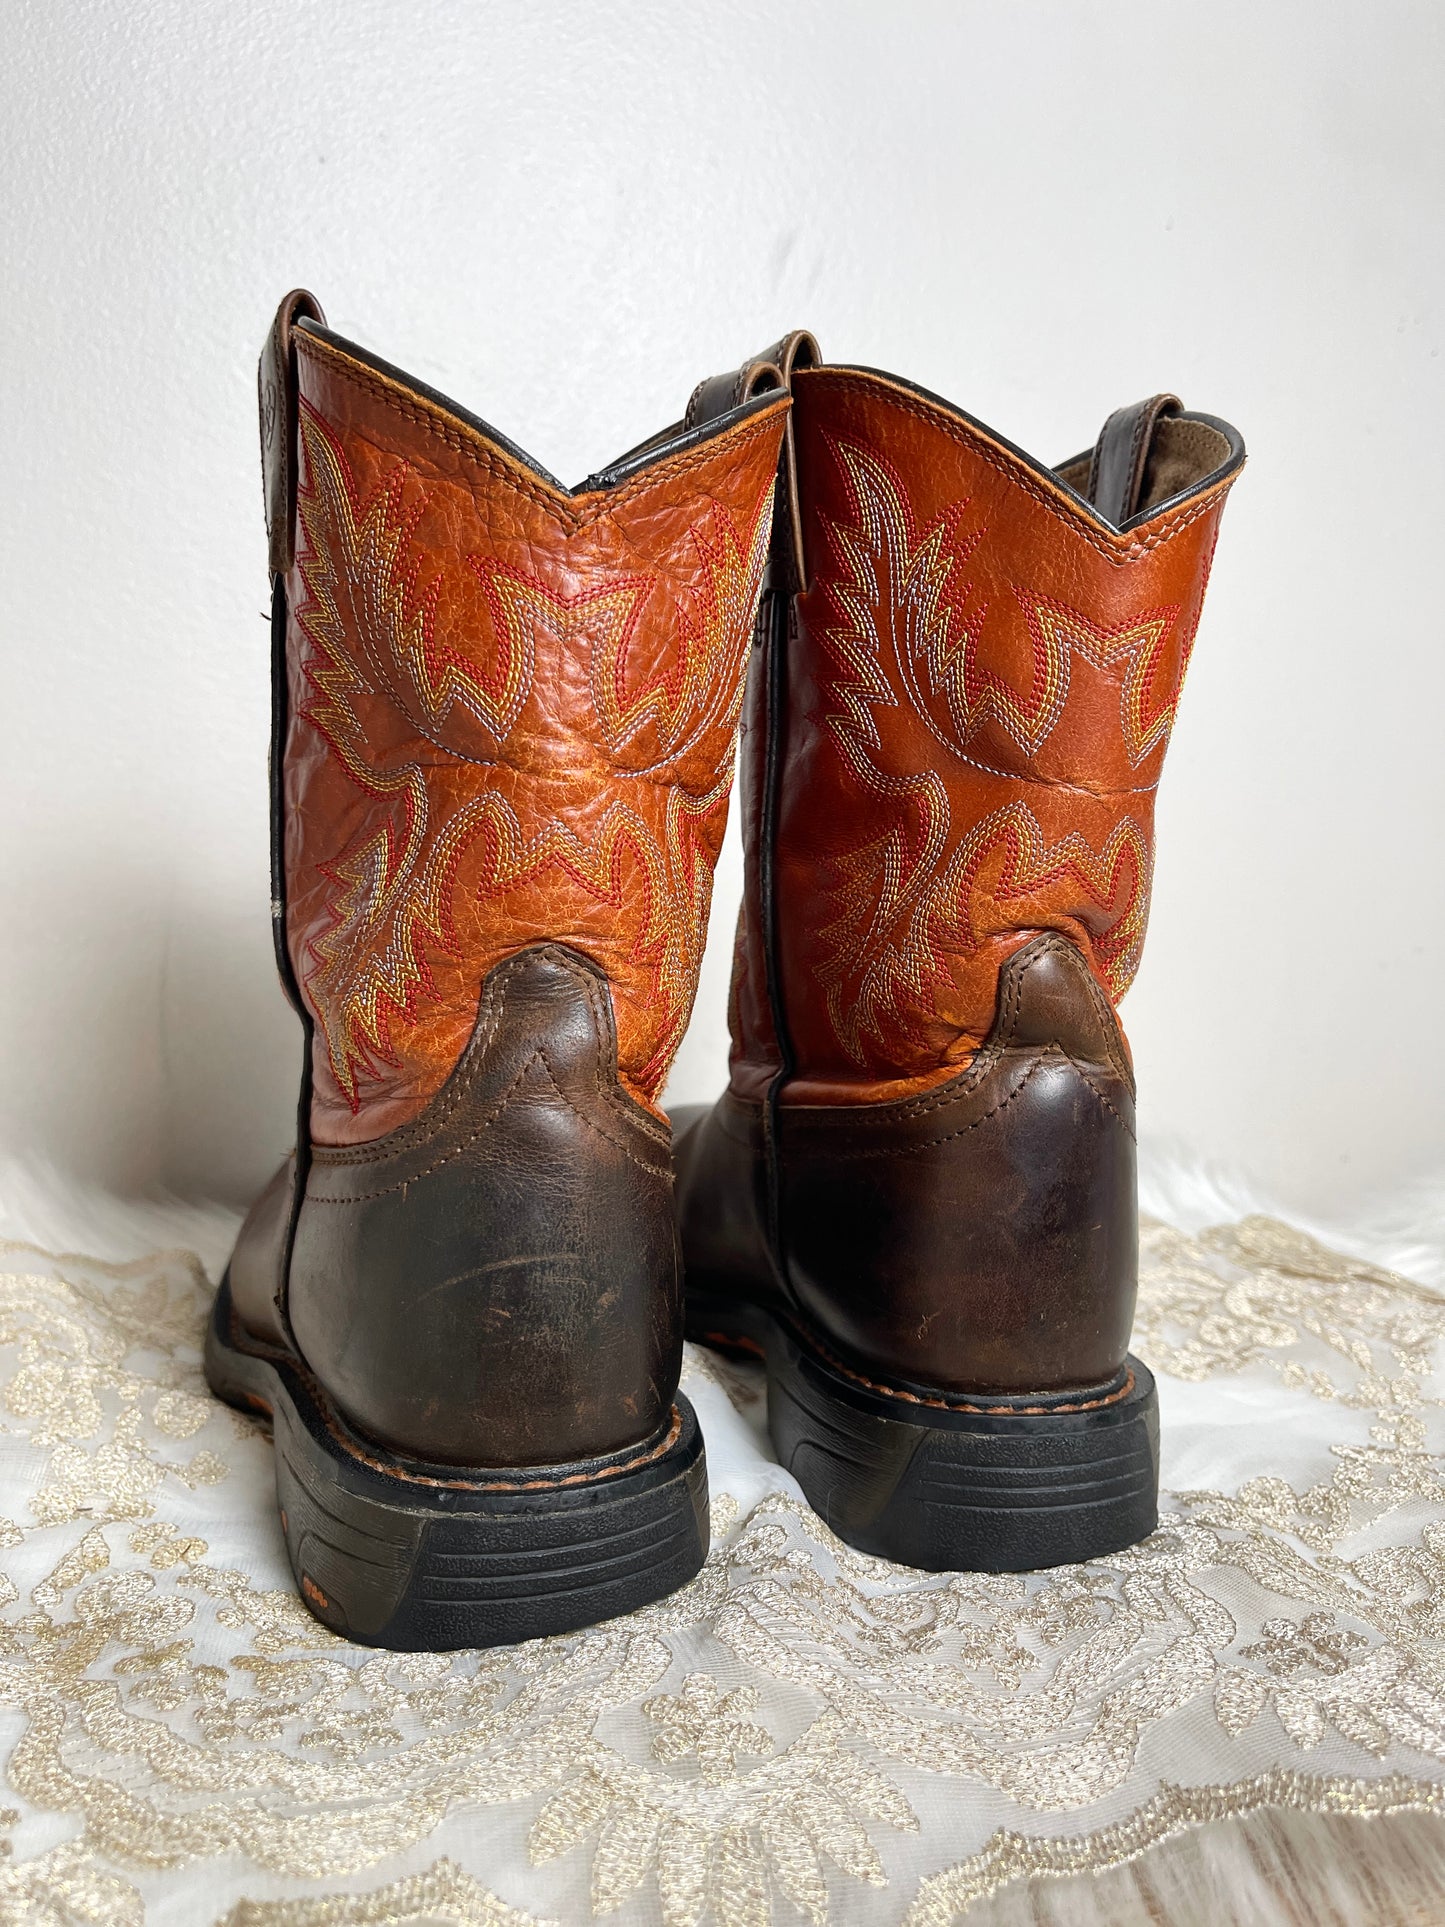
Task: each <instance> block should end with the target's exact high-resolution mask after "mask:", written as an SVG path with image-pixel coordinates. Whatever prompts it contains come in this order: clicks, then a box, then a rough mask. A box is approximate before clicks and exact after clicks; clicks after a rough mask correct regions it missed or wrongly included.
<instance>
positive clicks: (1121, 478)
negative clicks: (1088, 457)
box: [1088, 395, 1183, 529]
mask: <svg viewBox="0 0 1445 1927" xmlns="http://www.w3.org/2000/svg"><path fill="white" fill-rule="evenodd" d="M1182 407H1183V403H1182V402H1181V401H1180V399H1179V397H1178V396H1177V395H1151V396H1150V397H1149V399H1148V400H1147V401H1136V402H1134V403H1132V404H1131V405H1130V406H1129V407H1128V408H1116V409H1115V410H1114V412H1113V414H1112V415H1111V416H1110V417H1109V419H1108V421H1106V422H1105V423H1104V426H1103V427H1102V428H1101V429H1100V431H1099V439H1098V441H1097V442H1095V444H1094V459H1093V461H1092V462H1091V463H1090V465H1089V487H1088V496H1089V500H1090V501H1091V502H1092V503H1093V505H1094V507H1095V508H1096V509H1097V510H1098V511H1099V513H1100V515H1102V516H1103V517H1104V519H1105V520H1106V521H1108V522H1112V523H1113V525H1114V527H1115V528H1116V529H1118V528H1122V527H1123V526H1124V524H1125V523H1126V522H1127V521H1128V520H1129V517H1130V516H1131V515H1134V514H1136V513H1137V512H1138V508H1139V500H1140V496H1141V495H1142V493H1143V487H1144V469H1145V464H1146V463H1147V462H1148V459H1149V447H1150V444H1151V442H1152V441H1153V439H1154V430H1155V428H1156V426H1157V425H1158V422H1159V420H1160V417H1161V416H1164V415H1177V414H1178V413H1179V411H1180V409H1181V408H1182Z"/></svg>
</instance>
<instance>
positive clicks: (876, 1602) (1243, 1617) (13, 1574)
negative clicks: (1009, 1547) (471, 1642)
mask: <svg viewBox="0 0 1445 1927" xmlns="http://www.w3.org/2000/svg"><path fill="white" fill-rule="evenodd" d="M0 1271H3V1276H0V1553H3V1561H0V1572H3V1577H0V1760H3V1764H4V1771H5V1775H6V1778H7V1781H8V1789H9V1790H8V1792H6V1793H4V1794H3V1796H0V1799H3V1804H4V1811H3V1813H0V1923H6V1924H7V1927H8V1923H10V1922H12V1921H13V1922H15V1923H21V1922H24V1923H30V1922H38V1923H42V1927H50V1923H55V1924H56V1927H61V1924H64V1927H70V1924H71V1923H91V1922H96V1923H100V1922H107V1923H108V1922H119V1923H126V1924H129V1923H136V1924H138V1923H141V1922H145V1923H155V1922H166V1923H169V1922H177V1923H180V1922H187V1923H189V1922H201V1921H220V1920H228V1919H229V1920H234V1921H237V1922H249V1923H253V1924H254V1927H260V1924H261V1923H289V1924H293V1927H302V1924H303V1923H307V1924H313V1927H320V1923H336V1922H340V1923H351V1922H355V1923H362V1922H411V1923H421V1922H438V1923H440V1922H456V1923H467V1924H468V1927H471V1924H472V1923H485V1927H493V1923H496V1924H497V1927H500V1924H501V1923H509V1924H515V1927H521V1924H522V1923H531V1922H537V1921H556V1922H562V1923H575V1922H585V1921H588V1920H590V1919H592V1918H593V1917H594V1916H596V1917H598V1918H601V1919H604V1920H611V1921H616V1922H618V1923H619V1924H620V1927H630V1924H632V1923H650V1924H655V1927H703V1923H707V1924H708V1927H775V1923H776V1924H777V1927H784V1924H785V1923H800V1922H812V1923H817V1924H818V1927H822V1923H827V1922H846V1923H859V1924H860V1927H868V1924H869V1923H874V1922H877V1923H906V1924H907V1927H946V1923H950V1922H953V1921H957V1920H963V1919H967V1920H968V1921H969V1922H970V1923H974V1922H985V1921H992V1922H997V1923H1000V1927H1002V1923H1005V1922H1013V1921H1019V1922H1023V1921H1025V1920H1027V1921H1030V1922H1039V1921H1046V1922H1050V1923H1053V1922H1055V1921H1057V1922H1060V1923H1063V1922H1068V1921H1080V1922H1084V1921H1087V1922H1093V1921H1094V1920H1096V1919H1097V1920H1098V1921H1100V1922H1103V1921H1105V1920H1107V1921H1111V1922H1115V1923H1118V1922H1126V1921H1134V1920H1136V1919H1137V1920H1140V1921H1143V1920H1149V1921H1151V1922H1156V1923H1157V1922H1160V1921H1163V1922H1167V1923H1171V1927H1193V1923H1194V1922H1196V1921H1199V1922H1204V1921H1216V1920H1224V1919H1230V1918H1246V1917H1247V1918H1249V1919H1250V1920H1251V1921H1253V1920H1259V1921H1260V1922H1271V1921H1273V1920H1275V1919H1278V1920H1280V1921H1284V1920H1287V1919H1289V1920H1293V1919H1303V1918H1309V1919H1317V1918H1326V1917H1330V1918H1333V1917H1334V1915H1333V1914H1329V1915H1327V1914H1326V1913H1325V1911H1324V1909H1325V1908H1326V1907H1329V1908H1335V1909H1338V1908H1345V1909H1346V1911H1345V1912H1343V1913H1341V1914H1340V1918H1349V1919H1354V1920H1359V1921H1362V1922H1363V1921H1370V1920H1375V1919H1378V1920H1380V1921H1386V1920H1396V1919H1401V1920H1403V1919H1407V1918H1408V1919H1416V1918H1418V1919H1421V1920H1427V1919H1429V1918H1432V1916H1431V1915H1430V1913H1429V1912H1428V1911H1424V1912H1414V1911H1409V1909H1411V1908H1414V1907H1415V1905H1416V1899H1415V1896H1416V1895H1417V1894H1418V1893H1426V1894H1428V1893H1429V1892H1430V1891H1432V1889H1433V1891H1435V1892H1437V1893H1438V1892H1440V1891H1442V1885H1445V1462H1442V1458H1441V1452H1442V1447H1445V1421H1442V1408H1441V1398H1442V1392H1445V1370H1442V1365H1445V1359H1442V1340H1445V1299H1442V1298H1441V1297H1440V1296H1438V1295H1437V1294H1435V1293H1434V1292H1432V1291H1430V1290H1428V1289H1426V1288H1425V1287H1423V1286H1421V1285H1417V1284H1413V1283H1410V1282H1408V1281H1407V1280H1405V1279H1404V1278H1402V1277H1400V1276H1397V1275H1396V1274H1394V1273H1392V1272H1389V1271H1385V1270H1382V1269H1378V1268H1376V1267H1374V1266H1371V1265H1369V1264H1366V1263H1363V1262H1360V1261H1357V1260H1355V1259H1351V1258H1346V1257H1342V1256H1340V1255H1338V1254H1337V1253H1335V1252H1332V1251H1330V1250H1328V1249H1326V1248H1325V1247H1324V1246H1322V1245H1321V1244H1319V1243H1317V1242H1315V1241H1314V1240H1312V1239H1311V1238H1309V1237H1307V1236H1305V1235H1304V1234H1303V1233H1301V1232H1298V1231H1295V1230H1292V1229H1290V1228H1289V1227H1288V1226H1286V1225H1284V1224H1282V1223H1279V1222H1277V1221H1275V1220H1272V1219H1266V1218H1261V1217H1255V1218H1247V1219H1245V1220H1243V1221H1241V1222H1240V1223H1238V1224H1234V1225H1229V1226H1226V1227H1222V1228H1219V1229H1215V1230H1212V1231H1207V1232H1204V1233H1202V1234H1200V1235H1198V1236H1186V1235H1185V1234H1183V1233H1181V1232H1178V1231H1173V1230H1170V1229H1168V1228H1166V1227H1164V1226H1162V1225H1157V1224H1146V1226H1145V1230H1144V1238H1143V1275H1142V1282H1141V1295H1140V1311H1139V1320H1138V1325H1137V1328H1136V1334H1135V1349H1136V1351H1138V1352H1139V1354H1140V1355H1141V1356H1142V1357H1143V1358H1145V1359H1146V1360H1147V1361H1148V1362H1149V1363H1150V1364H1151V1365H1152V1366H1153V1368H1154V1370H1155V1372H1156V1373H1157V1374H1158V1377H1159V1386H1160V1397H1161V1407H1162V1421H1163V1428H1164V1486H1165V1491H1164V1495H1163V1499H1162V1509H1163V1513H1164V1517H1163V1519H1162V1521H1161V1525H1160V1529H1159V1531H1158V1532H1157V1533H1156V1534H1155V1535H1154V1536H1153V1537H1152V1538H1151V1539H1150V1540H1148V1541H1147V1542H1146V1543H1145V1544H1143V1545H1141V1546H1138V1547H1135V1548H1134V1549H1133V1550H1131V1551H1130V1552H1127V1553H1123V1554H1120V1555H1118V1556H1117V1557H1114V1558H1111V1559H1106V1560H1099V1561H1095V1562H1093V1563H1091V1564H1089V1565H1086V1566H1076V1567H1067V1568H1063V1569H1060V1570H1058V1571H1054V1572H1047V1573H1040V1574H1034V1575H1028V1576H1024V1577H998V1576H978V1575H966V1574H965V1575H938V1574H921V1573H916V1572H912V1571H908V1570H906V1569H904V1568H901V1567H896V1566H890V1565H887V1564H885V1563H884V1562H882V1561H879V1560H874V1559H870V1558H867V1557H864V1556H862V1555H859V1554H857V1553H854V1552H852V1551H850V1550H849V1549H848V1548H847V1547H845V1546H843V1545H842V1544H840V1542H839V1541H838V1540H836V1539H835V1538H834V1537H833V1536H832V1535H831V1534H830V1533H829V1532H828V1530H827V1529H826V1528H825V1527H824V1525H823V1524H822V1522H821V1521H820V1520H819V1519H818V1518H817V1517H816V1516H815V1515H814V1514H813V1513H812V1512H811V1511H810V1510H809V1509H808V1507H807V1506H806V1505H805V1504H804V1503H803V1502H802V1499H801V1497H800V1495H799V1493H798V1490H797V1488H796V1486H795V1485H794V1484H793V1482H792V1480H791V1479H790V1478H789V1477H788V1476H787V1475H786V1474H785V1473H783V1472H782V1471H781V1470H780V1469H779V1468H778V1467H777V1466H776V1465H775V1464H774V1463H773V1461H772V1459H771V1457H770V1455H769V1448H768V1443H767V1436H766V1431H765V1428H764V1423H763V1392H762V1382H761V1374H760V1373H759V1372H755V1371H753V1370H751V1369H743V1368H738V1367H734V1366H732V1365H729V1364H724V1363H722V1362H721V1361H719V1360H718V1359H716V1358H714V1357H712V1356H710V1355H709V1354H706V1353H701V1352H696V1353H690V1354H689V1360H688V1366H687V1371H686V1375H685V1378H684V1386H685V1388H686V1390H687V1391H688V1393H689V1395H690V1396H691V1397H692V1399H693V1401H694V1403H695V1404H696V1406H697V1409H698V1412H699V1415H700V1417H701V1419H702V1423H703V1427H704V1430H705V1433H706V1437H707V1442H708V1461H709V1468H710V1474H711V1481H712V1490H713V1549H712V1554H711V1557H710V1559H709V1561H708V1563H707V1565H706V1567H705V1568H704V1570H703V1572H702V1573H701V1574H700V1575H699V1577H698V1578H697V1579H696V1580H695V1581H694V1582H693V1584H692V1585H690V1586H688V1587H687V1588H686V1589H685V1590H684V1591H682V1592H680V1593H678V1594H676V1595H674V1596H673V1597H672V1598H671V1599H668V1600H666V1601H664V1602H662V1603H661V1604H659V1605H656V1606H652V1607H649V1608H647V1609H646V1610H644V1611H642V1612H640V1613H637V1614H635V1615H633V1616H632V1617H630V1618H627V1619H623V1620H617V1621H613V1622H610V1623H608V1624H606V1625H603V1626H600V1627H597V1628H596V1629H594V1630H592V1631H590V1632H586V1633H583V1634H579V1635H575V1636H572V1637H569V1638H564V1639H555V1640H542V1641H536V1642H533V1643H531V1644H528V1645H525V1646H521V1647H515V1648H510V1649H503V1650H498V1651H492V1652H482V1653H477V1652H466V1653H457V1654H422V1655H416V1656H406V1655H398V1654H390V1653H382V1652H376V1651H372V1650H369V1649H367V1648H363V1647H357V1646H351V1645H348V1644H346V1643H345V1642H343V1641H340V1640H338V1639H335V1638H333V1637H332V1636H331V1635H330V1634H329V1633H327V1632H326V1631H324V1630H323V1629H322V1627H320V1626H319V1625H318V1624H317V1623H316V1622H315V1621H314V1620H313V1619H312V1618H311V1617H310V1615H309V1614H308V1613H307V1612H306V1610H305V1609H304V1607H303V1606H302V1605H301V1604H300V1602H299V1601H298V1600H297V1598H296V1596H295V1594H294V1592H293V1590H292V1585H291V1577H290V1573H289V1570H288V1568H287V1564H286V1558H285V1553H284V1549H283V1546H282V1542H281V1536H280V1531H279V1526H278V1523H277V1520H276V1516H275V1502H274V1492H273V1484H272V1477H273V1474H272V1455H271V1446H270V1443H269V1441H268V1439H267V1437H266V1435H265V1433H264V1431H263V1430H262V1429H261V1428H260V1427H259V1426H258V1425H257V1424H256V1423H255V1422H254V1421H252V1420H250V1419H247V1418H244V1417H241V1416H238V1415H236V1414H233V1413H231V1412H230V1411H228V1410H227V1409H226V1408H224V1407H222V1406H219V1405H217V1404H216V1403H215V1402H214V1401H213V1400H211V1399H210V1397H209V1396H208V1394H207V1392H206V1389H205V1385H204V1381H203V1379H202V1376H201V1370H200V1345H201V1334H202V1329H203V1324H204V1320H205V1317H206V1314H207V1311H208V1308H209V1303H210V1298H211V1290H212V1287H211V1284H210V1282H209V1281H208V1279H207V1276H206V1273H205V1271H204V1269H203V1268H202V1265H201V1263H200V1261H199V1259H198V1258H197V1257H196V1256H195V1255H194V1254H193V1253H190V1252H188V1251H184V1250H179V1249H173V1250H168V1251H160V1252H157V1253H155V1254H154V1255H152V1256H149V1257H145V1258H142V1259H139V1260H135V1261H132V1262H128V1263H106V1262H103V1261H102V1260H100V1259H97V1258H82V1257H76V1256H63V1255H55V1254H52V1253H50V1252H47V1251H43V1250H40V1249H39V1248H37V1247H35V1246H31V1245H20V1244H13V1243H12V1244H9V1245H5V1246H0ZM1367 1874H1368V1876H1369V1877H1368V1878H1366V1877H1365V1876H1366V1875H1367ZM1352 1882H1353V1883H1354V1884H1353V1886H1351V1883H1352ZM1110 1883H1112V1884H1110ZM1231 1883H1233V1885H1231ZM1392 1883H1393V1884H1392ZM1246 1890H1248V1891H1246ZM1350 1893H1354V1894H1355V1896H1356V1900H1357V1901H1358V1910H1357V1911H1353V1912H1351V1911H1349V1908H1350V1907H1352V1906H1354V1905H1355V1902H1353V1901H1351V1900H1350V1898H1349V1895H1350ZM1210 1895H1212V1896H1213V1898H1212V1899H1210V1898H1209V1896H1210ZM1310 1895H1314V1896H1315V1898H1314V1899H1310V1897H1309V1896H1310ZM1201 1896H1203V1897H1201ZM1341 1896H1343V1898H1342V1897H1341ZM1246 1900H1247V1901H1248V1907H1247V1908H1246V1905H1245V1903H1246ZM1421 1904H1424V1903H1421ZM1372 1907H1373V1908H1375V1910H1376V1911H1374V1912H1371V1911H1370V1908H1372ZM1099 1908H1104V1909H1105V1911H1102V1912H1100V1911H1098V1909H1099ZM1272 1908H1273V1909H1274V1911H1271V1909H1272ZM1290 1908H1293V1909H1294V1911H1293V1912H1290V1911H1289V1909H1290ZM1309 1908H1313V1909H1314V1911H1301V1909H1309ZM1382 1909H1383V1911H1381V1910H1382ZM1251 1910H1252V1911H1251ZM1392 1910H1393V1911H1392ZM1441 1917H1445V1902H1442V1903H1441Z"/></svg>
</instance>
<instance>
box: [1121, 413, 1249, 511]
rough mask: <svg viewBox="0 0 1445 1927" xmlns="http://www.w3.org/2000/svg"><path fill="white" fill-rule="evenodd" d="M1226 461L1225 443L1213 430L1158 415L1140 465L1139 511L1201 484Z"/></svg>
mask: <svg viewBox="0 0 1445 1927" xmlns="http://www.w3.org/2000/svg"><path fill="white" fill-rule="evenodd" d="M1228 459H1229V443H1228V441H1227V440H1226V438H1225V437H1224V436H1223V435H1221V434H1220V432H1219V430H1218V429H1217V428H1210V427H1209V426H1208V425H1207V423H1205V422H1190V421H1184V420H1182V419H1180V417H1178V416H1175V415H1164V416H1161V417H1160V419H1159V421H1158V422H1157V423H1156V425H1155V428H1154V438H1153V440H1152V441H1151V442H1150V444H1149V454H1148V457H1147V458H1146V460H1145V463H1144V486H1143V488H1142V489H1141V490H1140V493H1139V509H1140V510H1141V511H1142V510H1147V509H1152V508H1157V507H1158V505H1159V504H1160V503H1161V502H1167V501H1169V499H1170V498H1171V497H1172V496H1175V495H1180V494H1182V493H1183V491H1184V490H1185V489H1187V488H1193V487H1194V485H1195V484H1196V483H1197V482H1202V481H1203V480H1204V478H1205V476H1206V475H1212V474H1213V473H1214V471H1215V469H1217V468H1222V467H1223V466H1224V464H1225V462H1227V461H1228Z"/></svg>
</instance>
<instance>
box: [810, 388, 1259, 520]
mask: <svg viewBox="0 0 1445 1927" xmlns="http://www.w3.org/2000/svg"><path fill="white" fill-rule="evenodd" d="M830 379H842V380H848V381H864V382H869V383H876V384H877V385H878V386H879V388H880V389H882V390H885V391H886V390H889V389H891V390H894V391H897V392H898V393H900V394H901V395H904V396H908V397H912V398H914V399H916V400H917V401H922V402H926V403H927V404H928V405H929V407H930V408H931V409H933V410H935V411H937V413H938V414H939V415H941V416H943V417H944V418H946V420H948V421H952V422H956V423H958V424H959V425H960V426H961V427H963V428H964V429H966V430H967V431H969V432H970V433H971V434H972V435H976V436H980V437H982V438H983V439H984V440H985V441H987V442H990V443H992V444H993V446H994V447H995V448H996V449H997V450H998V451H999V452H1000V453H1001V454H1002V456H1003V457H1004V458H1005V459H1006V460H1007V461H1008V462H1010V463H1014V464H1017V465H1018V466H1019V467H1020V468H1021V469H1023V470H1024V471H1026V472H1027V473H1028V474H1030V475H1032V476H1033V477H1034V478H1035V479H1037V480H1040V481H1043V482H1044V483H1046V484H1047V485H1048V486H1049V487H1050V488H1051V489H1055V490H1057V489H1058V488H1059V486H1060V484H1062V485H1063V490H1064V492H1065V493H1066V495H1067V496H1068V497H1071V498H1072V499H1073V501H1074V504H1075V505H1076V506H1080V507H1082V508H1083V509H1085V510H1086V511H1087V512H1088V514H1089V516H1090V519H1091V520H1093V521H1095V522H1097V523H1099V524H1101V525H1102V526H1103V527H1104V528H1106V529H1109V530H1111V531H1112V532H1113V533H1115V534H1127V533H1128V532H1129V531H1130V530H1131V529H1136V528H1138V527H1140V526H1141V525H1142V524H1143V523H1145V522H1150V521H1153V520H1154V518H1155V517H1156V516H1160V515H1164V514H1166V513H1168V512H1169V511H1171V510H1173V509H1176V508H1178V507H1180V505H1181V504H1183V503H1184V502H1187V501H1189V500H1190V499H1191V498H1192V497H1196V496H1199V495H1203V494H1205V493H1206V492H1207V491H1209V490H1211V489H1213V488H1215V487H1217V486H1218V485H1219V484H1220V483H1222V482H1225V481H1229V480H1232V479H1233V477H1234V476H1235V474H1236V473H1237V472H1238V471H1239V469H1240V468H1241V467H1243V465H1244V458H1245V450H1244V438H1243V437H1242V436H1241V434H1240V433H1239V430H1238V429H1237V428H1234V427H1233V426H1231V424H1230V423H1229V422H1226V421H1221V420H1220V419H1219V418H1218V417H1217V416H1215V415H1204V414H1199V413H1196V412H1195V411H1193V410H1189V409H1186V408H1185V407H1184V406H1183V404H1182V403H1181V402H1180V400H1179V398H1178V396H1177V395H1168V394H1163V395H1151V396H1150V397H1149V398H1148V399H1147V400H1145V401H1141V402H1135V403H1132V404H1131V405H1130V406H1128V407H1125V408H1118V409H1115V411H1114V412H1113V414H1112V415H1110V416H1109V418H1108V420H1107V421H1106V422H1105V423H1104V426H1103V428H1102V429H1101V430H1100V431H1099V437H1098V440H1097V441H1096V442H1095V443H1094V445H1093V447H1092V448H1086V449H1084V450H1083V452H1082V453H1081V454H1078V455H1072V456H1070V457H1069V459H1068V460H1067V461H1063V462H1059V463H1058V464H1057V465H1056V466H1054V467H1052V468H1051V467H1049V466H1047V465H1046V464H1045V463H1043V462H1040V461H1038V460H1037V459H1036V458H1035V457H1034V456H1032V455H1030V454H1029V453H1028V452H1027V450H1025V449H1022V448H1020V447H1019V446H1018V444H1017V443H1015V442H1011V441H1010V440H1009V439H1008V437H1007V436H1005V435H1000V434H999V432H998V430H997V429H994V428H990V427H989V426H988V424H987V423H986V422H982V421H980V420H979V419H978V418H977V417H976V416H974V415H970V414H968V413H967V412H966V411H965V410H964V409H962V408H959V407H958V406H957V405H956V404H955V403H953V402H950V401H946V400H945V399H944V398H943V397H942V396H941V395H935V394H934V393H932V391H931V390H929V389H927V388H923V387H921V386H920V385H919V384H918V383H917V382H912V381H906V380H904V379H903V378H902V377H901V376H899V375H890V374H885V373H884V372H883V371H882V370H881V369H878V368H866V367H844V366H842V365H841V364H834V363H828V364H825V365H820V366H817V367H812V368H803V369H800V370H799V371H798V373H797V375H796V377H795V383H796V386H795V391H794V392H795V393H796V394H797V395H799V396H803V395H805V394H806V393H807V390H808V388H809V387H810V385H812V384H813V383H817V384H819V386H820V387H821V386H822V385H823V384H824V383H826V382H827V381H829V380H830Z"/></svg>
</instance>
